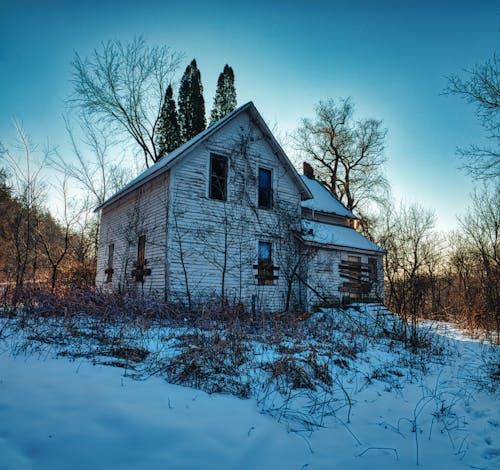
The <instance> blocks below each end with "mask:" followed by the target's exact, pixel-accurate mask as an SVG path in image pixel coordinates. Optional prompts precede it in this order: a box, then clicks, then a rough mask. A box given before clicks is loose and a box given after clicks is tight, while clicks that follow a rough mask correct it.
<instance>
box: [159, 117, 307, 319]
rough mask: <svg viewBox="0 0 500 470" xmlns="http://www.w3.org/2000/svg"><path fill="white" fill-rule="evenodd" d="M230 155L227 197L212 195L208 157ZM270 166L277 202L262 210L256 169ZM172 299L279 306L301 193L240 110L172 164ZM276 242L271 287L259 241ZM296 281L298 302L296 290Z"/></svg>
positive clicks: (293, 253)
mask: <svg viewBox="0 0 500 470" xmlns="http://www.w3.org/2000/svg"><path fill="white" fill-rule="evenodd" d="M211 153H215V154H218V155H223V156H225V157H227V159H228V180H227V201H226V202H223V201H218V200H212V199H210V198H209V171H210V154H211ZM259 167H263V168H266V169H269V170H271V171H272V181H273V200H274V203H273V207H272V209H267V210H266V209H259V208H258V207H257V206H258V199H257V198H258V193H257V192H258V180H257V175H258V168H259ZM171 174H172V176H171V184H170V198H171V204H170V207H169V210H170V212H169V217H168V220H169V226H168V246H169V251H168V263H167V264H168V273H167V276H168V297H169V299H171V300H174V301H175V300H180V301H184V302H185V301H187V300H188V293H189V296H190V297H191V300H192V301H195V300H204V299H206V298H210V297H213V296H220V295H221V293H222V285H223V284H224V293H225V295H226V296H227V298H229V299H230V300H232V301H236V302H239V301H241V302H243V303H244V304H245V305H246V306H247V307H251V305H252V304H254V305H255V307H256V309H259V310H260V309H262V310H280V309H282V308H283V306H284V304H285V302H286V297H287V292H288V286H287V282H286V279H287V276H288V277H289V274H290V273H291V270H292V269H293V267H294V263H295V262H296V260H297V256H298V250H297V246H296V242H295V240H294V239H293V236H292V233H291V230H293V229H298V228H299V221H300V194H299V191H298V190H297V187H296V185H295V183H294V182H293V181H292V179H291V177H290V176H289V175H288V173H287V172H286V170H285V167H284V166H283V165H282V164H281V163H280V162H279V160H278V158H277V157H276V156H275V154H274V152H273V151H272V149H271V147H270V145H269V144H268V142H267V140H266V139H265V138H264V137H263V136H262V134H261V133H260V131H259V130H258V128H257V127H256V126H254V125H253V124H252V123H251V122H250V119H249V116H248V114H247V113H241V114H240V115H239V116H237V117H236V118H235V119H234V120H232V121H230V122H229V123H227V124H226V125H225V126H224V127H223V128H222V129H220V130H219V131H218V132H216V133H214V135H212V136H210V137H209V138H207V139H206V140H205V141H203V143H201V144H200V145H199V146H198V147H196V148H195V149H193V150H192V151H191V152H190V154H188V155H185V156H184V157H183V159H182V160H181V161H180V162H179V163H178V164H177V165H175V166H174V167H173V168H172V169H171ZM259 241H265V242H271V243H272V251H273V255H272V258H273V262H274V265H275V266H278V267H279V271H277V272H276V274H277V275H278V276H279V279H278V280H276V281H274V285H265V286H259V285H257V284H258V282H257V279H256V278H255V275H256V274H257V270H256V269H254V268H253V266H254V265H256V264H257V250H258V242H259ZM296 287H297V286H295V285H294V289H293V291H294V296H295V301H296V300H297V299H296V296H297V291H298V289H297V288H296Z"/></svg>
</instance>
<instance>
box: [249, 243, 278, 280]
mask: <svg viewBox="0 0 500 470" xmlns="http://www.w3.org/2000/svg"><path fill="white" fill-rule="evenodd" d="M271 250H272V248H271V243H269V242H259V253H258V264H257V266H254V267H256V268H257V274H256V276H255V277H256V278H257V281H258V285H259V286H272V285H273V284H274V280H275V279H278V276H275V275H274V271H275V270H278V268H277V267H275V266H273V261H272V251H271Z"/></svg>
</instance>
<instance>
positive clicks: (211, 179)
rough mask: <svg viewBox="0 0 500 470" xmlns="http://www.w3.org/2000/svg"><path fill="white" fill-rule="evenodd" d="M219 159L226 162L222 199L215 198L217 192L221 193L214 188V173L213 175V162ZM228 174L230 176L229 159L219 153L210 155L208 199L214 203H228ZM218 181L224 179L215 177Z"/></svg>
mask: <svg viewBox="0 0 500 470" xmlns="http://www.w3.org/2000/svg"><path fill="white" fill-rule="evenodd" d="M216 159H219V160H222V161H223V162H224V176H223V178H224V179H223V181H224V188H223V194H222V196H223V197H222V198H220V197H215V194H214V192H215V190H217V191H219V188H215V186H214V184H213V183H214V173H213V166H214V165H213V162H214V160H216ZM228 174H229V159H228V158H227V157H226V156H225V155H221V154H219V153H213V152H211V153H210V162H209V168H208V198H209V199H211V200H212V201H221V202H226V201H227V189H228ZM215 177H216V178H218V179H222V177H221V176H220V175H219V176H215Z"/></svg>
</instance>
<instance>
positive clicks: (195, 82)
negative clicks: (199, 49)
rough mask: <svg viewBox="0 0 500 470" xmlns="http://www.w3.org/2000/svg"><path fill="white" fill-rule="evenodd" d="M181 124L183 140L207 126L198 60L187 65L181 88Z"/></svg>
mask: <svg viewBox="0 0 500 470" xmlns="http://www.w3.org/2000/svg"><path fill="white" fill-rule="evenodd" d="M179 125H180V131H181V138H182V141H183V142H186V141H188V140H189V139H191V138H193V137H194V136H195V135H197V134H199V133H200V132H201V131H203V130H204V129H205V127H206V126H207V121H206V118H205V100H204V99H203V85H202V84H201V73H200V71H199V70H198V66H197V64H196V60H195V59H193V60H192V62H191V64H189V65H188V66H187V67H186V71H185V72H184V75H183V76H182V79H181V85H180V88H179Z"/></svg>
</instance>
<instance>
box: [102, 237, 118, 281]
mask: <svg viewBox="0 0 500 470" xmlns="http://www.w3.org/2000/svg"><path fill="white" fill-rule="evenodd" d="M114 253H115V244H114V243H110V244H109V245H108V267H107V269H106V270H105V271H104V272H105V274H106V282H112V280H113V257H114Z"/></svg>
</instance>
